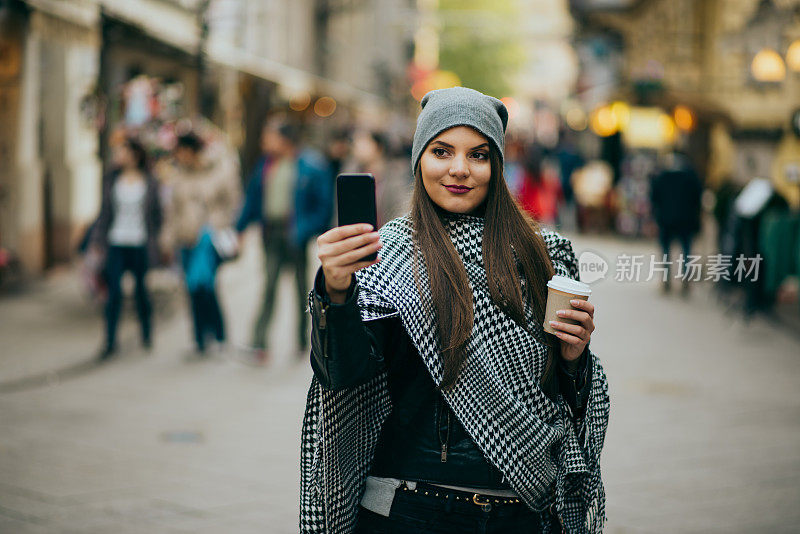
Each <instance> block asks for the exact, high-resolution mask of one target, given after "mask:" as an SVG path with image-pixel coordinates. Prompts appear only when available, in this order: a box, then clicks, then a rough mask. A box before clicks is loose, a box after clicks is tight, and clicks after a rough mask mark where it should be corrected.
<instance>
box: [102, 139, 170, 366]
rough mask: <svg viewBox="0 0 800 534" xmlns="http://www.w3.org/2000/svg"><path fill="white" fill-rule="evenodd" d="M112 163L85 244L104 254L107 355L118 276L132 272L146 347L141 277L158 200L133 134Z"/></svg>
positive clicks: (153, 251)
mask: <svg viewBox="0 0 800 534" xmlns="http://www.w3.org/2000/svg"><path fill="white" fill-rule="evenodd" d="M115 163H116V165H117V168H115V169H114V170H113V171H111V172H110V173H109V174H108V175H107V176H106V177H105V178H104V181H103V199H102V205H101V208H100V215H99V216H98V218H97V221H96V222H95V223H94V229H93V230H92V234H91V238H90V241H91V243H92V245H91V247H90V248H94V250H100V251H102V252H101V253H100V254H102V255H104V256H105V268H104V278H105V282H106V285H107V288H108V297H107V300H106V306H105V322H106V331H105V345H104V346H103V349H102V350H101V351H100V354H99V359H100V360H107V359H108V358H110V357H111V356H113V355H114V354H115V352H116V350H117V324H118V323H119V316H120V311H121V308H122V296H123V295H122V277H123V275H124V274H125V273H126V272H130V273H131V274H132V275H133V278H134V282H135V286H134V287H135V289H134V298H135V300H136V313H137V315H138V317H139V327H140V332H141V340H142V345H143V346H144V348H145V349H147V350H149V349H150V348H151V346H152V325H151V315H152V306H151V304H150V296H149V294H148V291H147V284H146V276H147V270H148V268H149V267H150V266H151V265H156V264H157V262H158V258H159V251H158V235H159V231H160V229H161V220H162V212H161V204H160V201H159V193H158V182H157V181H156V179H155V178H154V177H153V176H152V175H151V174H150V172H149V170H148V163H147V153H146V152H145V149H144V147H143V146H142V145H141V143H139V142H138V141H136V140H135V139H132V138H128V139H126V140H125V141H124V142H123V144H122V145H121V146H119V147H118V148H117V151H116V154H115Z"/></svg>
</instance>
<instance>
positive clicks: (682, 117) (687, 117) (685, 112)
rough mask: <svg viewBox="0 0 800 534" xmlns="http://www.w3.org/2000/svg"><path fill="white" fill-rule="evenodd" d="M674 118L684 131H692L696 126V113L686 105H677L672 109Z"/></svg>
mask: <svg viewBox="0 0 800 534" xmlns="http://www.w3.org/2000/svg"><path fill="white" fill-rule="evenodd" d="M672 118H673V120H674V121H675V125H676V126H677V127H678V129H679V130H681V131H682V132H691V131H692V130H694V127H695V120H694V113H692V110H691V109H689V108H688V107H686V106H675V109H674V110H673V111H672Z"/></svg>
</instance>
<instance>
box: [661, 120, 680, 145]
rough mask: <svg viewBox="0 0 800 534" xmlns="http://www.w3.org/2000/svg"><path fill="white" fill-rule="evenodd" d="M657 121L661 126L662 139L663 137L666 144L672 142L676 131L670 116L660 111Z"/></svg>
mask: <svg viewBox="0 0 800 534" xmlns="http://www.w3.org/2000/svg"><path fill="white" fill-rule="evenodd" d="M659 123H660V126H661V136H662V139H664V141H665V142H666V143H667V144H673V143H674V142H675V138H676V135H677V133H678V132H677V130H676V128H675V122H674V121H673V120H672V117H670V116H669V115H667V114H666V113H662V114H661V117H660V118H659Z"/></svg>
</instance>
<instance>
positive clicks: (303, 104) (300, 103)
mask: <svg viewBox="0 0 800 534" xmlns="http://www.w3.org/2000/svg"><path fill="white" fill-rule="evenodd" d="M309 104H311V95H310V94H308V93H306V92H302V93H299V94H296V95H294V96H293V97H292V98H290V99H289V107H290V108H291V109H293V110H294V111H303V110H304V109H306V108H307V107H308V105H309Z"/></svg>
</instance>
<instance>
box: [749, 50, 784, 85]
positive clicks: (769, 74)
mask: <svg viewBox="0 0 800 534" xmlns="http://www.w3.org/2000/svg"><path fill="white" fill-rule="evenodd" d="M750 72H752V73H753V78H755V79H756V80H757V81H759V82H782V81H783V79H784V78H786V64H785V63H784V62H783V58H782V57H781V55H780V54H779V53H777V52H776V51H775V50H773V49H771V48H764V49H762V50H760V51H759V52H758V53H757V54H756V55H755V57H753V62H752V63H751V64H750Z"/></svg>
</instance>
